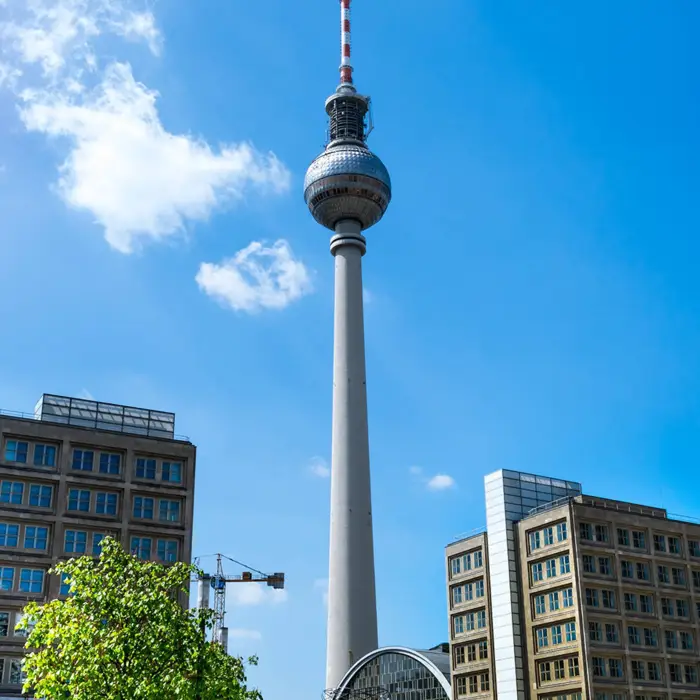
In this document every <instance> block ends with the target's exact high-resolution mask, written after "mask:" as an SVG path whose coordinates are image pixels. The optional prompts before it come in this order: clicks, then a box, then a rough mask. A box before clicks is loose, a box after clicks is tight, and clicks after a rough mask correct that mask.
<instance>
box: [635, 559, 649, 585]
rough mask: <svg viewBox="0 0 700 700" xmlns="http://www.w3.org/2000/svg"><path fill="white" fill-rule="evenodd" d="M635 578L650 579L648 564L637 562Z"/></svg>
mask: <svg viewBox="0 0 700 700" xmlns="http://www.w3.org/2000/svg"><path fill="white" fill-rule="evenodd" d="M637 578H638V579H639V580H640V581H650V580H651V574H650V573H649V564H644V563H642V562H637Z"/></svg>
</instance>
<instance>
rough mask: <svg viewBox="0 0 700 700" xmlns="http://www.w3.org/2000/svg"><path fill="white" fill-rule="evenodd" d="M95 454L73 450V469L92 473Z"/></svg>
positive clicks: (89, 451)
mask: <svg viewBox="0 0 700 700" xmlns="http://www.w3.org/2000/svg"><path fill="white" fill-rule="evenodd" d="M94 459H95V453H94V452H93V451H92V450H73V469H75V470H77V471H82V472H91V471H92V463H93V461H94Z"/></svg>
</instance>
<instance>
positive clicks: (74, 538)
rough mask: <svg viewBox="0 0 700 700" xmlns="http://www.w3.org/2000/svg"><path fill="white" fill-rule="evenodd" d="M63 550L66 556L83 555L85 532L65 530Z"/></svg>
mask: <svg viewBox="0 0 700 700" xmlns="http://www.w3.org/2000/svg"><path fill="white" fill-rule="evenodd" d="M64 549H65V551H66V553H67V554H85V552H86V550H87V532H83V531H82V530H66V534H65V541H64Z"/></svg>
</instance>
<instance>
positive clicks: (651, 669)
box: [647, 661, 661, 681]
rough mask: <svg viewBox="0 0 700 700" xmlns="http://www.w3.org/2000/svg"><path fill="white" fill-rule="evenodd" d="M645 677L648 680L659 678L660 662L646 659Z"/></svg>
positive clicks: (658, 679)
mask: <svg viewBox="0 0 700 700" xmlns="http://www.w3.org/2000/svg"><path fill="white" fill-rule="evenodd" d="M647 677H648V678H649V680H650V681H660V680H661V664H660V663H659V662H658V661H647Z"/></svg>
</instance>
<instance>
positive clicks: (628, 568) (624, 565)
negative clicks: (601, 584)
mask: <svg viewBox="0 0 700 700" xmlns="http://www.w3.org/2000/svg"><path fill="white" fill-rule="evenodd" d="M620 569H621V570H622V578H634V572H633V568H632V562H631V561H625V560H624V559H623V560H622V561H621V562H620Z"/></svg>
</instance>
